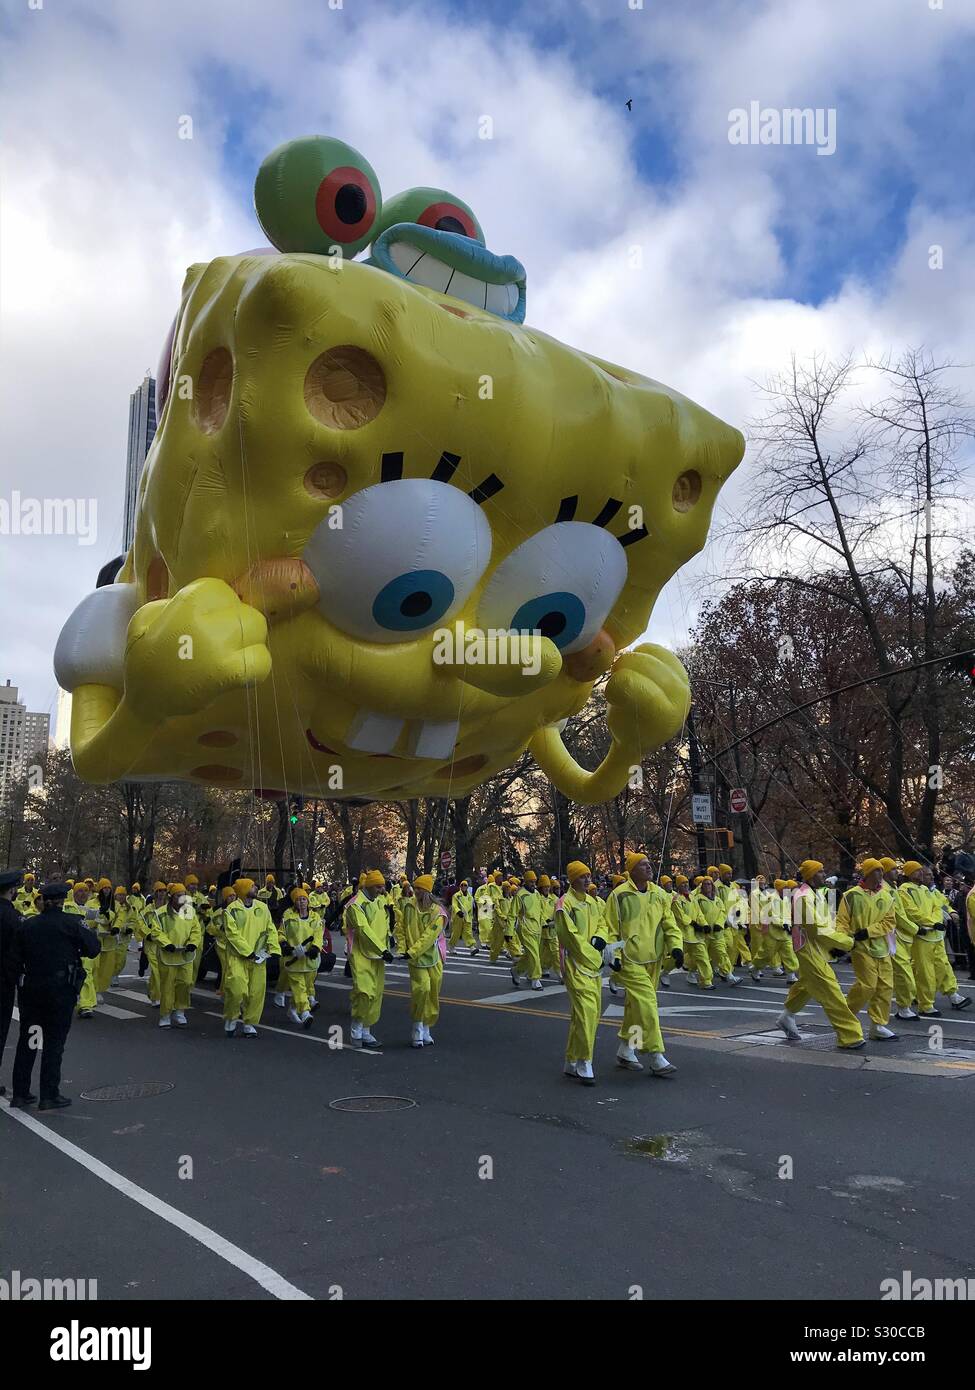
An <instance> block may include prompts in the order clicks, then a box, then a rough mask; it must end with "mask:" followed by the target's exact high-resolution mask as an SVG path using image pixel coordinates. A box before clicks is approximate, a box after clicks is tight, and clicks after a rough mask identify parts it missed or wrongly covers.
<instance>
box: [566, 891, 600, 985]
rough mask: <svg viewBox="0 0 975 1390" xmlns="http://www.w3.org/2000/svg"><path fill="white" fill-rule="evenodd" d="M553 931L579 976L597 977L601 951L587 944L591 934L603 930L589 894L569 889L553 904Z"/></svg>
mask: <svg viewBox="0 0 975 1390" xmlns="http://www.w3.org/2000/svg"><path fill="white" fill-rule="evenodd" d="M555 930H556V932H557V933H558V938H559V945H560V946H561V948H562V950H563V951H564V952H565V954H566V958H567V960H568V961H569V962H570V963H571V964H572V965H573V966H575V968H576V969H577V970H579V972H580V973H581V974H582V975H585V976H588V977H590V978H593V979H595V978H597V977H599V976H600V975H601V973H602V965H603V956H602V952H601V951H597V950H596V948H595V946H592V945H590V943H591V941H592V939H593V937H594V936H599V935H600V933H601V931H602V921H601V920H600V914H599V912H598V910H597V908H596V904H595V901H594V899H592V898H591V897H590V896H589V894H588V893H583V894H582V895H581V896H580V894H578V893H576V892H575V891H574V890H573V889H571V888H570V889H569V890H568V892H566V893H564V894H563V896H562V897H561V898H560V899H559V901H558V905H557V906H556V909H555Z"/></svg>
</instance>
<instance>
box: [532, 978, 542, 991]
mask: <svg viewBox="0 0 975 1390" xmlns="http://www.w3.org/2000/svg"><path fill="white" fill-rule="evenodd" d="M541 988H542V982H541V980H532V989H534V990H540V989H541Z"/></svg>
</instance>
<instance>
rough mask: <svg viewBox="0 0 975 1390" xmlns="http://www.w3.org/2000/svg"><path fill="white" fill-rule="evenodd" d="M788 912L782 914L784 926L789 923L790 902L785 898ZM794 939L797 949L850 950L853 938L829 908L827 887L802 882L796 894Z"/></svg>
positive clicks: (794, 900) (794, 899)
mask: <svg viewBox="0 0 975 1390" xmlns="http://www.w3.org/2000/svg"><path fill="white" fill-rule="evenodd" d="M780 902H783V903H784V906H785V908H786V912H784V913H783V914H782V915H783V917H784V921H783V922H782V925H783V926H786V925H787V923H788V912H787V909H788V903H785V902H784V900H783V899H780ZM792 920H793V929H792V940H793V944H794V946H795V948H796V950H797V951H803V950H806V951H808V950H813V951H819V953H820V954H823V953H824V952H825V951H830V950H836V951H850V950H852V949H853V937H852V936H850V935H848V934H847V933H846V932H845V931H844V930H843V929H842V928H841V926H840V923H839V917H838V915H837V920H836V921H835V922H834V921H833V920H832V916H831V914H830V910H829V899H828V897H827V895H826V893H825V892H824V890H823V889H814V888H810V887H809V886H808V885H807V884H804V883H800V885H799V887H798V888H795V889H793V893H792Z"/></svg>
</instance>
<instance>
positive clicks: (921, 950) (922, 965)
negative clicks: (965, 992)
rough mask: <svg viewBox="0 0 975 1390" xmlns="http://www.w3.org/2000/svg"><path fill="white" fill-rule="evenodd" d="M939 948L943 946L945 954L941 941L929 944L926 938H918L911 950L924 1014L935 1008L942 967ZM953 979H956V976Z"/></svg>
mask: <svg viewBox="0 0 975 1390" xmlns="http://www.w3.org/2000/svg"><path fill="white" fill-rule="evenodd" d="M938 946H941V950H942V952H943V951H944V946H943V945H942V943H941V942H940V941H930V942H929V941H928V940H927V939H926V938H925V937H922V936H916V937H915V938H914V946H913V948H912V950H911V964H912V965H913V966H914V982H915V984H916V985H917V1006H918V1008H919V1009H920V1010H921V1012H922V1013H927V1012H929V1011H930V1010H931V1009H933V1008H934V996H935V994H936V993H937V989H938V970H939V968H940V967H941V961H940V959H939V955H938V951H937V947H938ZM946 963H947V961H946ZM949 969H950V967H949ZM952 978H953V979H954V976H952Z"/></svg>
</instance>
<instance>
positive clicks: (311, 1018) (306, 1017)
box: [301, 1009, 315, 1028]
mask: <svg viewBox="0 0 975 1390" xmlns="http://www.w3.org/2000/svg"><path fill="white" fill-rule="evenodd" d="M314 1022H315V1015H314V1014H313V1013H312V1011H311V1009H306V1010H305V1012H304V1013H303V1014H302V1015H301V1026H302V1028H310V1027H311V1026H312V1024H313V1023H314Z"/></svg>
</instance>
